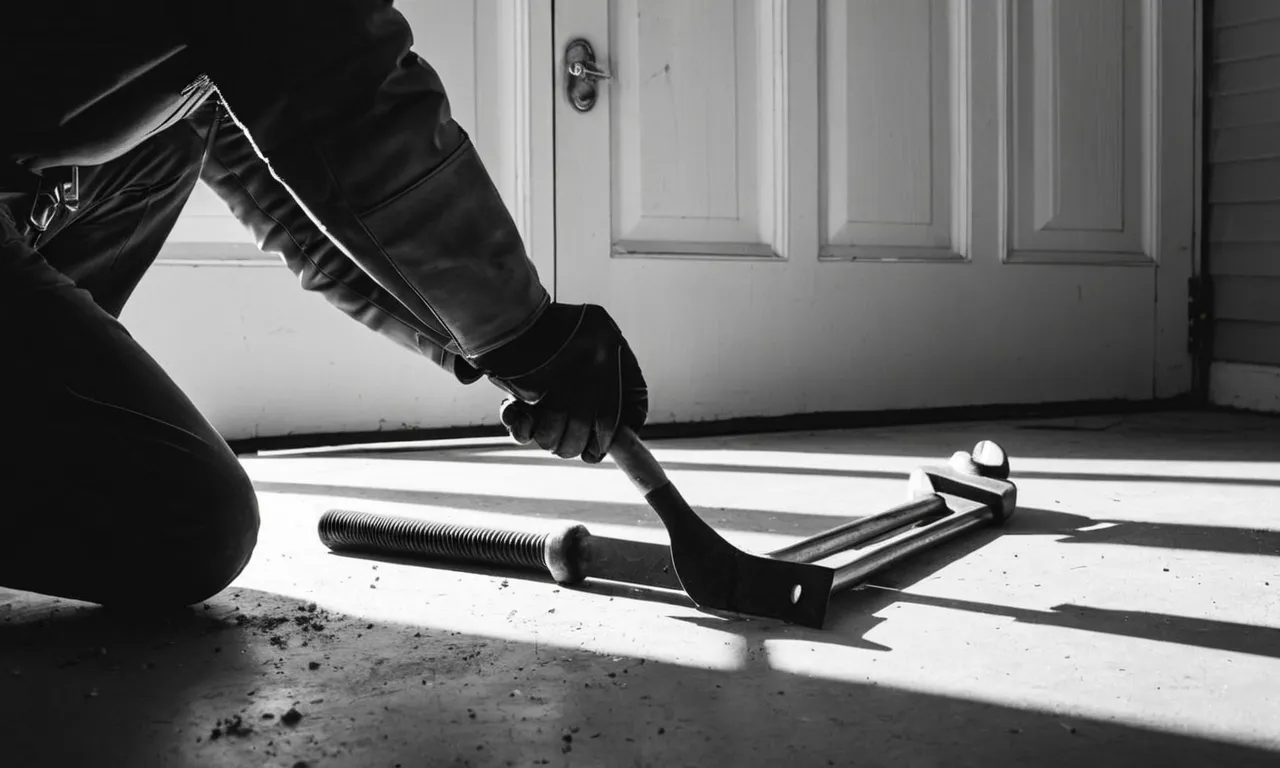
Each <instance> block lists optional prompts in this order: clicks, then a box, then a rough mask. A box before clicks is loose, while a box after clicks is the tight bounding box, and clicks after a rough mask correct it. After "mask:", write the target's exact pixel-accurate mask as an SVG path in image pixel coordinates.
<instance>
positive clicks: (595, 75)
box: [564, 38, 613, 112]
mask: <svg viewBox="0 0 1280 768" xmlns="http://www.w3.org/2000/svg"><path fill="white" fill-rule="evenodd" d="M564 65H565V66H564V70H565V84H564V88H565V94H566V95H567V96H568V97H569V103H570V104H572V105H573V108H574V109H576V110H578V111H579V112H589V111H591V108H592V107H594V106H595V105H596V100H597V99H599V97H600V91H599V88H598V87H597V85H596V84H597V83H598V82H599V81H601V80H612V79H613V75H611V74H610V73H609V72H608V70H606V69H603V68H601V67H600V65H599V64H597V63H596V53H595V50H594V49H593V48H592V47H591V43H588V42H587V41H586V40H584V39H582V38H578V39H576V40H574V41H572V42H570V43H569V45H568V46H567V47H566V48H565V50H564Z"/></svg>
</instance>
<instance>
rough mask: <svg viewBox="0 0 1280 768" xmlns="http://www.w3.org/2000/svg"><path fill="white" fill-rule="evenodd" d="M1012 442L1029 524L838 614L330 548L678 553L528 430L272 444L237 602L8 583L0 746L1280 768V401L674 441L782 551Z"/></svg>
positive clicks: (697, 473) (724, 521)
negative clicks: (542, 547) (344, 446)
mask: <svg viewBox="0 0 1280 768" xmlns="http://www.w3.org/2000/svg"><path fill="white" fill-rule="evenodd" d="M985 438H990V439H995V440H997V441H999V442H1001V443H1002V444H1004V445H1005V447H1006V448H1007V449H1008V450H1009V451H1010V453H1011V455H1012V457H1013V469H1014V479H1015V480H1016V481H1017V482H1018V483H1019V488H1020V499H1019V500H1020V508H1019V512H1018V514H1017V515H1016V516H1015V517H1014V518H1013V519H1012V520H1011V521H1010V522H1009V524H1008V526H1007V527H1006V528H1005V529H1004V530H1003V531H1002V532H995V531H992V532H982V533H980V534H978V535H976V536H974V537H972V538H970V539H966V540H963V541H960V542H956V543H953V544H951V545H948V546H946V547H944V548H942V549H940V550H937V551H935V552H933V553H930V554H929V555H928V556H926V557H925V558H924V559H922V560H920V561H917V562H915V563H912V564H908V565H904V566H901V567H898V568H896V569H894V570H891V571H889V572H886V573H884V574H882V575H881V576H880V577H877V578H876V579H874V583H873V585H872V586H869V587H867V588H864V589H860V590H856V591H853V592H847V593H843V594H840V595H838V596H837V597H836V598H835V599H834V600H833V605H832V613H831V616H830V619H829V621H828V627H827V629H826V630H825V631H816V630H810V629H802V628H797V627H793V626H786V625H781V624H778V623H775V622H771V621H761V620H754V621H747V620H741V619H726V618H723V617H716V616H710V615H707V614H703V613H700V612H699V611H697V610H695V609H694V608H693V607H691V605H690V604H689V603H688V602H687V600H686V599H684V598H683V597H682V596H681V595H678V594H675V593H670V592H662V591H655V590H637V589H631V588H624V587H621V586H610V585H608V584H603V583H597V584H595V585H588V586H585V587H583V588H580V589H565V588H558V587H556V586H555V585H554V584H551V583H549V582H547V581H543V580H539V579H537V578H534V577H524V576H520V575H517V574H509V573H508V574H503V573H485V572H480V571H475V570H468V569H457V568H455V569H445V568H426V567H422V566H420V565H409V564H397V563H382V564H378V563H376V562H372V561H369V560H364V559H358V558H353V557H346V556H341V555H335V554H331V553H329V552H328V551H327V550H326V549H325V548H324V547H323V546H322V545H321V544H320V542H319V541H318V539H317V537H316V532H315V526H316V521H317V519H318V517H319V515H320V514H321V513H322V512H323V511H324V510H325V509H328V508H331V507H335V506H345V507H349V508H357V509H369V510H384V511H391V512H395V513H402V514H403V513H406V512H414V510H417V512H416V513H418V514H423V515H429V516H431V517H434V518H452V519H458V518H467V519H479V520H481V521H483V522H492V521H501V522H502V523H503V524H510V525H516V526H530V525H531V526H535V527H536V526H538V525H546V524H547V522H548V521H549V519H552V518H561V519H563V518H568V519H574V520H578V521H581V522H584V523H586V524H587V525H588V526H589V527H590V528H591V529H592V531H593V532H594V533H601V534H610V535H625V536H629V537H632V538H638V539H646V540H652V541H661V540H662V529H661V527H660V526H659V524H658V521H657V518H656V516H654V515H653V514H652V513H651V512H650V511H648V510H647V508H646V507H644V506H643V503H642V501H641V499H639V497H638V496H637V495H636V493H635V491H634V489H633V488H632V487H631V485H630V484H629V483H628V481H627V480H626V478H625V477H624V476H623V475H622V474H621V473H620V472H618V471H617V469H616V468H614V467H611V466H607V465H606V466H600V467H586V466H582V465H575V464H569V463H565V462H561V461H559V460H557V459H554V458H551V457H549V456H544V455H542V454H539V453H537V452H534V451H530V450H525V449H518V448H515V449H513V448H511V447H510V446H509V445H507V444H505V443H502V442H501V441H498V442H497V443H495V442H493V441H488V442H487V443H485V442H484V441H482V444H481V446H480V447H474V446H473V447H470V448H468V447H461V446H455V447H453V448H449V449H439V448H436V449H430V450H428V449H418V450H410V449H408V448H406V447H401V448H399V449H397V450H367V451H343V452H316V453H311V454H308V455H290V454H285V455H274V456H265V457H262V456H259V457H246V458H245V460H244V461H245V464H246V466H247V467H248V469H249V471H250V473H251V475H252V476H253V478H254V480H255V483H256V484H257V487H258V489H259V491H260V494H261V501H262V509H263V516H264V520H263V532H262V540H261V545H260V549H259V553H258V555H257V557H256V559H255V560H254V562H253V563H252V564H251V565H250V567H249V569H248V570H247V571H246V572H245V573H244V574H243V576H242V577H241V578H240V579H239V580H238V581H237V583H236V584H234V585H233V586H232V587H231V588H230V589H228V590H227V591H225V592H224V593H222V594H220V595H218V596H217V597H216V598H215V599H213V600H210V601H209V603H208V604H206V605H203V606H196V607H194V608H193V609H192V610H189V611H181V612H179V613H177V614H176V615H171V616H164V617H155V618H154V619H150V620H148V621H146V622H137V621H134V622H124V621H121V620H120V619H117V618H113V617H109V616H106V615H104V614H103V613H102V612H101V611H100V610H98V609H96V608H93V607H90V606H84V605H81V604H76V603H72V602H68V601H59V600H54V599H49V598H44V597H40V596H34V595H29V594H24V593H17V592H12V591H5V590H0V764H3V765H5V766H14V767H15V768H18V767H19V766H21V767H22V768H26V767H27V766H63V765H93V766H130V767H134V766H138V767H141V766H152V765H172V766H206V767H214V766H299V765H307V766H325V767H328V766H386V767H387V768H391V767H392V766H404V767H405V768H408V767H409V766H414V767H417V766H436V765H439V766H454V765H457V766H464V765H472V766H482V765H483V766H487V765H498V766H507V765H513V766H514V765H519V766H527V765H553V766H575V765H576V766H650V765H652V766H664V768H665V767H666V766H677V765H678V766H712V765H715V766H721V765H725V766H751V765H766V764H768V765H773V764H779V763H783V762H786V763H790V764H791V765H795V766H811V765H812V766H823V765H840V766H845V765H850V766H855V765H856V766H875V765H885V766H889V765H892V766H894V768H901V767H902V766H966V765H975V766H976V765H983V766H990V765H1028V766H1059V765H1061V766H1079V765H1089V766H1095V767H1096V766H1112V765H1115V766H1121V765H1123V766H1139V765H1159V766H1251V765H1259V766H1261V765H1269V766H1277V765H1280V421H1278V420H1276V419H1274V418H1266V417H1253V416H1245V415H1232V414H1184V413H1172V414H1163V415H1144V416H1130V417H1096V418H1081V419H1065V420H1053V421H1043V420H1039V421H1008V422H1000V423H968V424H947V425H937V426H920V427H910V428H894V429H867V430H853V431H840V432H823V433H805V434H780V435H761V436H751V437H734V438H722V439H700V440H685V441H664V442H655V443H653V444H652V445H651V448H653V449H654V453H655V455H656V456H657V457H658V458H659V459H660V460H661V461H662V462H663V463H664V465H665V466H666V467H667V469H668V474H669V475H670V476H671V477H672V479H673V480H674V482H675V483H676V485H677V486H678V487H679V488H680V489H681V491H682V492H683V493H684V495H685V496H686V497H687V498H688V499H689V501H690V502H691V503H692V504H693V505H694V506H695V508H697V509H699V510H700V511H701V512H702V513H703V514H704V516H705V517H706V519H707V520H708V521H709V522H711V523H712V524H713V525H715V526H716V527H717V528H718V529H719V530H721V531H722V532H724V533H725V535H726V536H727V537H728V538H730V539H731V540H733V541H735V542H736V543H738V544H740V545H742V546H744V547H747V548H752V549H758V550H763V549H766V548H771V547H773V546H777V545H779V544H781V543H784V542H786V541H788V540H791V539H793V538H794V537H797V536H804V535H808V534H811V533H814V532H816V531H818V530H820V529H822V528H825V527H828V526H830V525H831V524H832V523H833V522H834V521H836V520H840V519H846V518H849V517H856V516H861V515H865V514H870V513H872V512H875V511H878V510H879V509H881V508H884V507H887V506H890V505H892V504H895V503H897V502H898V501H900V500H901V499H902V497H903V493H904V489H905V477H906V475H907V473H908V472H909V471H910V470H911V469H913V468H915V467H916V466H918V465H920V464H922V463H937V462H939V461H940V460H943V459H945V458H946V457H947V456H949V455H950V454H951V453H952V452H953V451H955V450H961V449H968V448H969V447H971V446H972V444H973V443H974V442H976V441H977V440H979V439H985ZM413 505H417V506H413ZM313 603H314V606H312V605H311V604H313ZM291 708H292V709H295V710H296V713H297V714H299V715H300V716H301V717H300V719H296V720H295V719H294V718H293V717H289V718H282V716H284V715H285V714H286V713H287V712H288V711H289V710H290V709H291ZM215 732H216V734H217V737H216V738H215Z"/></svg>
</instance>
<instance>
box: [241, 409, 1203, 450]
mask: <svg viewBox="0 0 1280 768" xmlns="http://www.w3.org/2000/svg"><path fill="white" fill-rule="evenodd" d="M1194 408H1196V403H1195V402H1194V400H1193V398H1192V397H1190V396H1186V395H1183V396H1178V397H1173V398H1164V399H1159V400H1081V401H1071V402H1059V403H1034V404H1011V405H974V406H963V407H954V408H920V409H913V410H900V411H842V412H838V413H800V414H792V415H788V416H758V417H747V418H740V419H725V420H720V421H695V422H679V423H667V424H647V425H645V427H644V429H643V430H642V431H641V435H640V436H641V437H643V438H645V439H647V440H658V439H669V438H685V437H723V436H726V435H741V434H761V433H768V432H820V431H824V430H832V429H859V428H865V427H892V426H910V425H915V424H943V423H947V422H966V421H994V420H997V419H1052V418H1069V417H1072V416H1103V415H1115V414H1131V413H1152V412H1156V411H1167V410H1176V409H1194ZM506 436H507V433H506V430H504V429H503V428H502V427H500V426H479V427H447V428H441V429H412V430H400V431H393V432H392V431H382V432H340V433H323V434H320V433H317V434H310V435H307V434H303V435H297V434H294V435H283V436H279V437H257V438H252V439H245V440H233V441H230V444H231V449H232V450H233V451H235V452H236V453H237V454H238V455H242V456H243V455H247V454H253V453H259V452H270V451H297V450H306V449H310V448H321V447H336V446H348V447H351V446H357V445H359V446H370V445H386V444H388V443H410V442H412V443H418V442H424V441H464V440H476V439H481V438H495V437H498V438H505V437H506Z"/></svg>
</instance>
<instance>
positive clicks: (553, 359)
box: [471, 304, 649, 464]
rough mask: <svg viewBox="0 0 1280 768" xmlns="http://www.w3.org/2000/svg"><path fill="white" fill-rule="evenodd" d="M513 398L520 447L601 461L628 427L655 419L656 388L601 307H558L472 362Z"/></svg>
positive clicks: (510, 411)
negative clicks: (652, 395) (651, 410)
mask: <svg viewBox="0 0 1280 768" xmlns="http://www.w3.org/2000/svg"><path fill="white" fill-rule="evenodd" d="M471 363H472V365H474V366H476V367H477V368H479V369H480V370H482V371H484V372H485V373H486V374H488V376H489V380H490V381H492V382H493V383H494V384H495V385H497V386H498V387H499V388H501V389H503V390H504V391H506V392H508V393H510V394H511V395H513V396H514V397H513V398H512V399H508V400H506V401H504V402H503V404H502V411H501V418H502V423H503V425H504V426H506V428H507V431H508V432H510V433H511V436H512V437H513V438H515V440H516V441H517V442H519V443H521V444H525V443H529V442H536V443H537V444H538V446H539V447H540V448H542V449H543V450H546V451H549V452H551V453H553V454H555V455H556V456H559V457H561V458H565V459H572V458H576V457H579V456H581V458H582V460H583V461H584V462H586V463H588V464H596V463H599V462H600V460H601V459H603V458H604V457H605V455H606V454H607V453H608V452H609V448H610V447H611V446H612V445H613V440H614V435H615V434H616V433H617V431H618V428H619V427H620V426H621V425H626V426H628V427H630V428H631V429H632V430H639V429H640V427H642V426H644V423H645V420H646V419H647V418H648V416H649V389H648V386H647V385H646V384H645V380H644V375H643V374H642V373H641V371H640V364H639V363H638V362H637V361H636V357H635V354H633V353H632V351H631V347H630V346H629V345H628V344H627V341H626V339H624V338H623V336H622V331H621V330H619V329H618V326H617V324H616V323H614V321H613V318H611V317H610V316H609V313H608V312H606V311H605V310H604V308H603V307H599V306H596V305H594V304H580V305H571V304H552V305H551V306H549V307H547V309H546V310H545V311H544V312H543V314H542V316H541V317H539V318H538V320H537V321H536V322H535V323H534V324H533V327H531V328H530V329H529V330H528V331H526V332H525V333H524V334H522V335H521V336H519V337H518V338H516V339H514V340H513V341H511V342H509V343H507V344H505V345H503V346H502V347H499V348H498V349H496V350H494V351H492V352H488V353H485V354H484V355H480V356H478V357H476V358H474V359H473V360H471Z"/></svg>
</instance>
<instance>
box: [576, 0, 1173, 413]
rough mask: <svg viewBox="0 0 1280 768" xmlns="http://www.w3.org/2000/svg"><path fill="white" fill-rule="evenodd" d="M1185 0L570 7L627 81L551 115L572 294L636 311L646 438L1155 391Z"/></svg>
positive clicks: (765, 1) (593, 2) (750, 1)
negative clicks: (1170, 106)
mask: <svg viewBox="0 0 1280 768" xmlns="http://www.w3.org/2000/svg"><path fill="white" fill-rule="evenodd" d="M1188 2H1189V0H1188ZM1181 5H1182V4H1181V2H1180V0H1175V1H1174V2H1165V3H1155V2H1145V1H1144V0H1121V2H1116V0H1070V2H1066V1H1064V0H1035V1H1034V2H1032V1H1030V0H1025V1H1024V0H971V1H970V0H825V1H824V2H818V1H817V0H793V1H792V2H783V1H782V0H716V1H715V2H712V1H711V0H707V1H706V2H698V3H686V2H677V1H676V0H672V1H671V2H651V1H650V0H643V1H640V2H636V1H634V0H612V1H611V2H600V0H557V3H556V6H555V14H556V15H555V23H554V27H555V35H554V42H555V48H556V50H557V51H563V50H564V49H565V48H566V46H567V45H568V44H569V43H570V41H572V40H574V39H576V38H585V39H586V40H588V41H589V42H590V43H591V45H592V46H593V47H594V48H595V51H596V55H597V59H598V60H599V62H600V63H601V64H602V65H603V66H604V67H605V68H606V69H608V70H609V71H610V72H611V73H612V75H613V77H612V79H611V80H609V81H607V82H601V83H600V84H599V85H600V98H599V101H598V103H597V104H596V106H595V108H594V109H592V110H590V111H587V112H578V111H576V110H575V109H574V108H573V106H572V105H571V104H570V102H569V101H568V99H566V98H565V97H564V94H563V93H560V94H558V96H557V99H556V134H555V137H556V205H557V231H556V245H557V251H556V254H557V255H556V260H557V281H556V286H557V298H558V299H559V300H561V301H568V302H581V301H591V302H596V303H600V304H603V305H605V306H606V307H607V308H608V309H609V311H610V312H611V313H612V314H614V316H615V317H616V318H617V319H618V321H619V323H620V325H621V326H622V328H623V330H624V332H626V334H627V336H628V338H629V339H630V340H631V341H632V344H633V346H635V348H636V351H637V355H638V356H639V358H640V360H641V363H642V366H643V367H644V369H645V373H646V376H647V378H648V379H649V383H650V386H651V397H652V399H653V420H654V421H655V422H661V421H676V420H681V421H683V420H698V419H711V418H729V417H740V416H754V415H779V414H786V413H796V412H811V411H844V410H867V409H884V408H916V407H933V406H958V405H967V404H979V403H1017V402H1045V401H1053V400H1075V399H1104V398H1148V397H1150V396H1151V395H1152V393H1153V388H1154V377H1155V373H1154V371H1155V367H1156V339H1157V336H1159V335H1161V334H1163V335H1164V336H1166V337H1167V336H1168V335H1169V334H1173V333H1178V332H1183V333H1185V328H1182V329H1179V328H1176V327H1174V326H1173V323H1174V322H1175V321H1176V316H1174V315H1171V314H1170V313H1168V312H1165V313H1163V314H1160V315H1157V312H1156V303H1157V291H1156V286H1157V273H1158V265H1160V264H1161V261H1162V260H1163V261H1166V262H1170V263H1176V264H1179V265H1187V266H1189V263H1190V258H1191V254H1190V249H1189V244H1190V242H1191V239H1192V234H1193V230H1192V220H1191V217H1190V216H1187V217H1185V219H1183V220H1181V221H1177V220H1171V219H1168V217H1167V211H1168V210H1170V207H1169V206H1168V205H1166V202H1167V201H1168V200H1169V199H1176V200H1185V199H1186V194H1187V190H1186V189H1183V188H1182V187H1181V186H1177V187H1174V186H1170V187H1168V188H1162V187H1161V186H1160V184H1161V179H1163V178H1165V177H1166V176H1167V177H1169V178H1172V179H1177V180H1178V182H1179V183H1181V180H1182V178H1183V177H1182V175H1181V169H1182V165H1181V164H1182V163H1190V161H1191V158H1192V157H1193V149H1194V147H1193V143H1192V141H1191V134H1190V132H1189V131H1188V132H1180V131H1175V130H1171V129H1170V128H1169V127H1168V126H1166V125H1161V124H1160V123H1159V122H1158V120H1157V119H1156V118H1154V117H1153V118H1152V119H1151V120H1148V119H1147V118H1146V116H1147V115H1148V114H1153V110H1155V108H1156V107H1157V106H1159V105H1162V104H1165V103H1168V101H1169V100H1170V99H1189V98H1190V96H1191V93H1192V83H1191V82H1190V80H1189V79H1179V80H1177V81H1176V82H1172V83H1170V82H1167V81H1165V80H1164V79H1162V78H1161V76H1160V73H1161V71H1163V70H1162V68H1163V67H1164V66H1165V65H1164V63H1163V62H1165V61H1166V58H1165V56H1163V55H1157V54H1158V53H1160V52H1164V51H1166V49H1167V48H1169V46H1168V45H1167V44H1166V41H1165V40H1164V38H1162V37H1160V35H1163V34H1173V30H1181V31H1182V32H1186V31H1187V30H1186V29H1185V25H1183V24H1171V23H1168V19H1167V18H1162V16H1164V15H1166V13H1167V12H1166V11H1165V10H1164V9H1165V8H1167V7H1171V6H1176V7H1179V8H1181ZM1179 18H1182V16H1179ZM563 74H564V72H563V69H562V70H561V75H562V76H563ZM1154 114H1157V115H1158V114H1162V113H1159V112H1155V113H1154ZM1180 268H1181V267H1180ZM1157 316H1159V317H1162V318H1164V319H1163V320H1162V321H1161V322H1162V323H1164V325H1161V326H1160V327H1157V324H1156V322H1157V320H1156V319H1157ZM1166 326H1167V327H1166Z"/></svg>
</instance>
